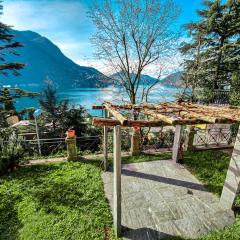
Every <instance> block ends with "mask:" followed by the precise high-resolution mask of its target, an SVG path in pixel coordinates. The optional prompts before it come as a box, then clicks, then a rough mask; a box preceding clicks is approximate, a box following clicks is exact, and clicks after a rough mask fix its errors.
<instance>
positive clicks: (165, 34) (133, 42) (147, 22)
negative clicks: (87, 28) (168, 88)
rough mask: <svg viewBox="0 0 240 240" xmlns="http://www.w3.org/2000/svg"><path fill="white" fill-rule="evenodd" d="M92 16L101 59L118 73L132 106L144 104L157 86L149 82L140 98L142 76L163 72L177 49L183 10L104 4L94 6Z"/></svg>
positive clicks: (132, 0)
mask: <svg viewBox="0 0 240 240" xmlns="http://www.w3.org/2000/svg"><path fill="white" fill-rule="evenodd" d="M89 16H90V18H91V19H92V20H93V22H94V23H95V25H96V28H97V31H96V33H95V34H94V36H93V38H92V43H93V45H94V47H95V49H96V56H97V58H99V59H101V60H104V61H107V64H108V67H110V68H112V71H114V72H115V73H118V76H117V78H115V79H114V81H115V83H116V84H117V85H118V86H121V87H123V89H125V92H126V93H127V95H128V97H129V100H130V102H131V103H132V104H136V103H137V102H139V101H142V100H143V99H145V97H141V95H144V96H145V94H149V91H150V90H151V88H152V86H154V85H155V84H156V82H155V81H154V82H148V83H147V84H146V82H145V87H143V89H142V91H145V92H144V93H142V94H140V95H139V91H140V85H141V76H142V73H143V72H144V70H146V69H149V68H150V67H152V66H156V65H159V69H161V63H163V59H164V58H167V56H169V55H171V52H172V50H174V47H175V45H176V44H175V43H176V41H175V40H176V38H177V34H176V33H175V32H176V30H175V29H174V23H175V21H176V19H177V17H178V16H179V7H178V6H177V5H176V4H175V3H174V1H173V0H146V1H143V0H120V1H114V0H104V1H103V3H97V2H95V4H93V6H92V7H91V9H90V11H89ZM174 31H175V32H174ZM157 82H158V81H157ZM147 86H148V87H147ZM139 99H140V100H139Z"/></svg>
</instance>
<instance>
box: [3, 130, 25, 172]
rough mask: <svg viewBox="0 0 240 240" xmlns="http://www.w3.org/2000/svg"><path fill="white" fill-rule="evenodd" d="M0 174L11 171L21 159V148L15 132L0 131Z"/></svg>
mask: <svg viewBox="0 0 240 240" xmlns="http://www.w3.org/2000/svg"><path fill="white" fill-rule="evenodd" d="M0 139H1V142H0V174H1V175H2V174H4V173H6V172H7V171H8V170H13V168H14V167H15V166H17V165H18V164H19V162H20V161H21V159H22V158H23V153H24V151H23V148H22V146H21V142H20V139H19V138H18V135H17V133H16V132H14V131H12V130H11V129H9V128H6V129H1V130H0Z"/></svg>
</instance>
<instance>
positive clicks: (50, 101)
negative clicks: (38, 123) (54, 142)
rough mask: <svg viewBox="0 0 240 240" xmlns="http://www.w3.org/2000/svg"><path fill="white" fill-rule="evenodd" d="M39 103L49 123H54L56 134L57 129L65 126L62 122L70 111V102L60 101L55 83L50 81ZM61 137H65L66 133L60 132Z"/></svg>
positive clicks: (53, 128)
mask: <svg viewBox="0 0 240 240" xmlns="http://www.w3.org/2000/svg"><path fill="white" fill-rule="evenodd" d="M39 103H40V105H41V108H42V109H43V110H44V111H45V112H46V114H47V119H48V121H51V122H52V126H53V127H52V130H53V132H54V133H55V134H56V132H57V131H56V130H57V127H58V126H59V125H63V124H62V122H63V121H64V118H65V113H66V112H67V110H68V101H67V100H62V101H59V100H58V98H57V91H56V89H55V87H54V85H53V83H52V82H51V81H48V82H47V85H46V88H45V89H44V91H43V93H42V95H41V97H40V99H39ZM60 129H62V128H60ZM57 134H58V133H57ZM60 135H62V136H63V135H64V132H60Z"/></svg>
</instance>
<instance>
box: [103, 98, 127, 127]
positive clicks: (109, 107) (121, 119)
mask: <svg viewBox="0 0 240 240" xmlns="http://www.w3.org/2000/svg"><path fill="white" fill-rule="evenodd" d="M103 106H104V107H105V109H106V110H108V112H109V113H110V114H112V115H113V116H114V117H115V118H116V119H117V120H118V121H119V122H120V123H121V125H123V124H124V123H125V124H126V123H127V121H128V120H127V118H125V117H124V116H123V115H122V114H121V113H120V112H118V111H117V110H115V109H114V107H112V105H111V104H110V103H107V102H105V103H103Z"/></svg>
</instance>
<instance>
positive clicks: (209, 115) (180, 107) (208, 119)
mask: <svg viewBox="0 0 240 240" xmlns="http://www.w3.org/2000/svg"><path fill="white" fill-rule="evenodd" d="M93 109H102V110H103V111H104V112H105V117H104V118H99V117H95V118H93V125H95V126H103V127H104V168H105V170H106V169H107V134H108V127H114V154H113V155H114V161H113V169H114V171H113V176H114V181H113V183H114V184H113V219H114V228H115V233H116V235H117V236H120V233H121V127H134V128H135V129H138V128H141V127H162V126H175V136H174V143H173V150H172V160H173V161H174V162H176V163H177V162H178V160H179V155H180V144H181V143H180V140H181V132H182V126H183V125H195V124H217V123H222V124H229V123H230V124H231V123H239V122H240V108H238V107H216V106H205V105H198V104H191V103H185V102H181V103H172V102H171V103H170V102H165V103H159V104H141V105H132V104H125V105H113V104H111V103H110V102H104V103H103V104H102V105H101V106H93ZM135 119H137V120H135ZM239 190H240V128H239V130H238V133H237V137H236V141H235V145H234V149H233V153H232V158H231V161H230V164H229V169H228V172H227V176H226V180H225V184H224V187H223V190H222V195H221V198H220V204H221V207H223V208H224V209H231V208H232V206H233V204H234V200H235V198H236V195H237V194H238V192H239Z"/></svg>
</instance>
